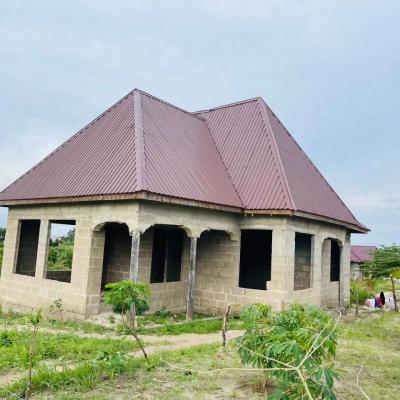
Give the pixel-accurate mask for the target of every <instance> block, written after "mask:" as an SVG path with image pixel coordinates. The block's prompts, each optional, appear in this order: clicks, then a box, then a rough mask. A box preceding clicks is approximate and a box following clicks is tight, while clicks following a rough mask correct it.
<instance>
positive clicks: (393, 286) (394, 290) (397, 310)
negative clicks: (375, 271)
mask: <svg viewBox="0 0 400 400" xmlns="http://www.w3.org/2000/svg"><path fill="white" fill-rule="evenodd" d="M390 281H391V282H392V292H393V302H394V309H395V311H396V312H399V307H398V305H397V297H396V285H395V283H394V279H393V275H392V274H390Z"/></svg>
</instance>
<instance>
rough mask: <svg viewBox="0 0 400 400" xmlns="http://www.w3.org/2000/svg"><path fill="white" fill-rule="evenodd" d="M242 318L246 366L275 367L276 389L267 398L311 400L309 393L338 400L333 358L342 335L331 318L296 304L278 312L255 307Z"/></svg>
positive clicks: (272, 372) (242, 353)
mask: <svg viewBox="0 0 400 400" xmlns="http://www.w3.org/2000/svg"><path fill="white" fill-rule="evenodd" d="M242 319H243V321H244V324H245V329H246V332H245V334H244V336H243V337H242V338H240V339H239V340H238V352H239V356H240V358H241V361H242V363H244V364H250V365H252V366H253V367H257V368H265V369H271V368H275V370H269V371H266V372H265V375H266V379H272V380H273V382H274V384H275V387H276V388H275V390H274V392H273V393H272V394H270V395H269V396H268V399H270V400H272V399H274V400H278V399H279V400H291V399H293V400H294V399H306V398H310V395H309V394H311V396H312V397H313V398H315V399H317V398H318V399H329V400H333V399H336V396H335V393H334V390H333V384H334V379H335V378H336V377H337V375H336V373H335V372H334V370H333V362H332V359H333V357H334V356H335V353H336V344H337V334H336V330H335V329H334V327H335V323H334V320H333V319H332V317H331V316H330V314H328V313H327V312H325V311H323V310H319V309H318V308H316V307H315V306H311V305H299V304H295V305H292V306H291V307H290V308H289V309H288V310H286V311H281V312H279V313H273V312H272V311H271V308H270V307H269V306H266V305H263V304H254V305H252V306H250V307H248V308H246V309H245V310H244V312H243V313H242ZM306 355H307V358H306V359H305V357H306ZM291 367H294V368H291ZM285 368H286V369H285ZM299 372H300V373H301V376H300V374H299ZM302 377H303V378H304V381H303V380H302ZM306 386H307V388H308V391H309V393H308V392H307V388H306Z"/></svg>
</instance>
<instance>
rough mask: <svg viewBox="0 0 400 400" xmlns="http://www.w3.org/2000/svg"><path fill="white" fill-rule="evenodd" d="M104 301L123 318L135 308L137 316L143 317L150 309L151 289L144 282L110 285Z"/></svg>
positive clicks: (107, 286) (121, 282)
mask: <svg viewBox="0 0 400 400" xmlns="http://www.w3.org/2000/svg"><path fill="white" fill-rule="evenodd" d="M104 301H105V302H106V304H109V305H111V306H112V307H113V310H114V312H118V313H120V314H122V316H124V315H127V314H129V311H130V310H131V308H132V307H133V306H135V308H136V313H135V315H141V314H143V313H144V312H146V311H147V310H148V309H149V303H150V288H149V285H148V284H146V283H142V282H140V283H133V282H131V281H120V282H114V283H108V284H107V285H106V292H105V294H104Z"/></svg>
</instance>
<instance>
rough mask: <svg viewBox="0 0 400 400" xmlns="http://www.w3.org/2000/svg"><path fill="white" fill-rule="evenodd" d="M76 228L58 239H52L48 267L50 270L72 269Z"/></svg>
mask: <svg viewBox="0 0 400 400" xmlns="http://www.w3.org/2000/svg"><path fill="white" fill-rule="evenodd" d="M74 239H75V229H71V230H70V231H69V232H68V233H67V234H66V235H64V236H61V237H59V238H56V239H50V242H49V250H48V259H47V260H48V261H47V268H48V269H49V270H50V271H71V269H72V257H73V253H74Z"/></svg>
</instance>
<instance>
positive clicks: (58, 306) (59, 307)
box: [49, 298, 64, 321]
mask: <svg viewBox="0 0 400 400" xmlns="http://www.w3.org/2000/svg"><path fill="white" fill-rule="evenodd" d="M49 311H50V312H52V313H58V314H59V315H60V320H61V321H63V315H62V313H63V311H64V307H63V304H62V299H61V298H60V299H57V300H54V301H53V303H51V304H50V306H49Z"/></svg>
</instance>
